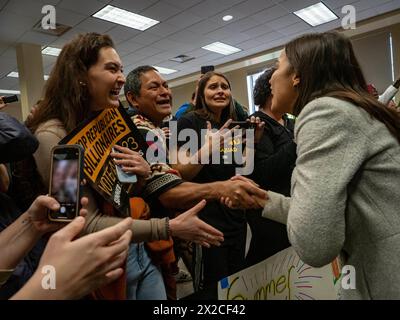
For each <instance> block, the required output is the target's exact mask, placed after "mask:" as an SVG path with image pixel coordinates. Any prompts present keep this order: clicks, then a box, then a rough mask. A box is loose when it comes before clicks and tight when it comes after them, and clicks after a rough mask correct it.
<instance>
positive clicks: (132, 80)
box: [124, 66, 158, 101]
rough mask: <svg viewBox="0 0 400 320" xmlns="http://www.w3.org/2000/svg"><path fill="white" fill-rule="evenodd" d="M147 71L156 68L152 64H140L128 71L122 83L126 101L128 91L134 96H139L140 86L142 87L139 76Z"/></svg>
mask: <svg viewBox="0 0 400 320" xmlns="http://www.w3.org/2000/svg"><path fill="white" fill-rule="evenodd" d="M149 71H157V72H158V70H157V69H156V68H154V67H152V66H140V67H137V68H135V69H133V70H132V71H131V72H129V73H128V75H127V77H126V82H125V85H124V92H125V97H126V100H127V101H128V97H127V94H128V92H130V93H132V94H133V95H134V96H135V97H139V96H140V88H141V87H142V82H141V81H140V76H141V75H142V74H144V73H146V72H149Z"/></svg>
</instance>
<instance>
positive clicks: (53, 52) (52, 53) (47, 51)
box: [42, 47, 61, 57]
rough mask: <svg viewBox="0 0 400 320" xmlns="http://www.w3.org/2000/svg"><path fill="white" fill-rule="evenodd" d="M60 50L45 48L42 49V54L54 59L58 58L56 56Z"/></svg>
mask: <svg viewBox="0 0 400 320" xmlns="http://www.w3.org/2000/svg"><path fill="white" fill-rule="evenodd" d="M60 52H61V49H60V48H54V47H45V48H44V49H42V53H43V54H46V55H48V56H54V57H58V55H59V54H60Z"/></svg>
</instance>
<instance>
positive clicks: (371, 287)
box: [263, 97, 400, 299]
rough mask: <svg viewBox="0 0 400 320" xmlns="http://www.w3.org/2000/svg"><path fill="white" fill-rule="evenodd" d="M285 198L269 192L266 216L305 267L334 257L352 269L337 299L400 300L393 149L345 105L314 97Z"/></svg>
mask: <svg viewBox="0 0 400 320" xmlns="http://www.w3.org/2000/svg"><path fill="white" fill-rule="evenodd" d="M295 139H296V142H297V155H298V158H297V162H296V168H295V170H294V172H293V175H292V191H291V195H292V197H291V198H287V197H284V196H282V195H280V194H277V193H273V192H268V195H269V200H268V201H267V203H266V206H265V208H264V210H263V215H264V216H265V217H267V218H270V219H273V220H276V221H279V222H281V223H287V231H288V236H289V240H290V242H291V244H292V246H293V247H294V249H295V250H296V252H297V253H298V254H299V256H300V257H301V259H302V260H303V261H304V262H306V263H307V264H309V265H311V266H315V267H320V266H323V265H326V264H328V263H330V262H331V261H332V260H333V259H334V258H335V257H336V256H337V255H339V254H340V255H341V258H342V261H343V263H344V265H352V266H354V267H355V271H356V289H347V290H344V289H341V292H340V294H341V297H342V298H343V299H400V145H399V143H398V141H397V140H396V138H395V137H393V136H392V135H391V134H390V132H389V131H388V130H387V128H386V126H385V125H384V124H383V123H381V122H380V121H377V120H375V119H374V118H372V117H371V116H370V115H369V114H368V113H367V112H365V111H364V110H362V109H361V108H359V107H356V106H354V105H352V104H350V103H348V102H344V101H342V100H338V99H334V98H326V97H325V98H319V99H316V100H314V101H312V102H310V103H309V104H307V106H306V107H305V108H304V109H303V110H302V112H301V114H300V115H299V117H298V119H297V122H296V126H295Z"/></svg>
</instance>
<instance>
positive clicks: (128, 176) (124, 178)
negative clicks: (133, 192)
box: [112, 148, 137, 183]
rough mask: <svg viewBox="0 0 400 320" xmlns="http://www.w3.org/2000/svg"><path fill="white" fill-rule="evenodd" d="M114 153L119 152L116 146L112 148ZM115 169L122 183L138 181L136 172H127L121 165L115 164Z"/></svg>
mask: <svg viewBox="0 0 400 320" xmlns="http://www.w3.org/2000/svg"><path fill="white" fill-rule="evenodd" d="M112 152H113V153H119V151H118V150H117V149H116V148H112ZM115 169H116V170H117V177H118V180H119V182H121V183H136V182H137V177H136V174H134V173H129V172H125V171H124V170H122V167H121V165H118V164H115Z"/></svg>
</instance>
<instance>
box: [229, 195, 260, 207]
mask: <svg viewBox="0 0 400 320" xmlns="http://www.w3.org/2000/svg"><path fill="white" fill-rule="evenodd" d="M236 195H237V199H235V200H236V202H237V203H235V204H234V205H241V206H242V207H245V208H253V207H255V206H256V205H257V203H256V202H255V201H254V199H253V198H252V197H251V196H250V195H249V194H248V193H247V192H236Z"/></svg>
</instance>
